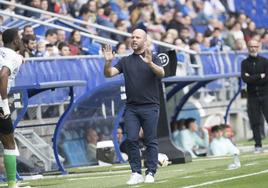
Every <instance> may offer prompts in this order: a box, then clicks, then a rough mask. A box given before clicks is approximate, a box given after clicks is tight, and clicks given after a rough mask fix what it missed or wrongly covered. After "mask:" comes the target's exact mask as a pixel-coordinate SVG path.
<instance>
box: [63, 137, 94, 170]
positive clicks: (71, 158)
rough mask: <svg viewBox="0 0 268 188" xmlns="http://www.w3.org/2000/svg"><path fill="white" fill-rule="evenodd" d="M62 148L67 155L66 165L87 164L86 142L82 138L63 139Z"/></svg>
mask: <svg viewBox="0 0 268 188" xmlns="http://www.w3.org/2000/svg"><path fill="white" fill-rule="evenodd" d="M63 150H64V153H65V156H66V157H67V161H68V165H67V166H72V167H74V166H83V165H88V164H89V161H88V159H87V153H86V151H87V150H86V144H85V140H84V139H76V140H65V141H64V143H63Z"/></svg>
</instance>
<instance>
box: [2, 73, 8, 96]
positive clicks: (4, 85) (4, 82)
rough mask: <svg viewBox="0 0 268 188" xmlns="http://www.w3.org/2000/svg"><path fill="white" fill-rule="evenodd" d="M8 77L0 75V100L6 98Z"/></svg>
mask: <svg viewBox="0 0 268 188" xmlns="http://www.w3.org/2000/svg"><path fill="white" fill-rule="evenodd" d="M7 82H8V77H0V95H1V98H2V100H4V99H7Z"/></svg>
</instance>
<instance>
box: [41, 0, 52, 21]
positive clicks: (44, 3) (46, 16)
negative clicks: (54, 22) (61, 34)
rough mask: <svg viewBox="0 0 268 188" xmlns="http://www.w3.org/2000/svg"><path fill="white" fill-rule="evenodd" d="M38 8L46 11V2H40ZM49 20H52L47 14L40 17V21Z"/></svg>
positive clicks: (46, 0)
mask: <svg viewBox="0 0 268 188" xmlns="http://www.w3.org/2000/svg"><path fill="white" fill-rule="evenodd" d="M40 8H41V10H44V11H48V0H41V3H40ZM49 18H52V17H51V16H49V15H47V14H41V15H40V19H49Z"/></svg>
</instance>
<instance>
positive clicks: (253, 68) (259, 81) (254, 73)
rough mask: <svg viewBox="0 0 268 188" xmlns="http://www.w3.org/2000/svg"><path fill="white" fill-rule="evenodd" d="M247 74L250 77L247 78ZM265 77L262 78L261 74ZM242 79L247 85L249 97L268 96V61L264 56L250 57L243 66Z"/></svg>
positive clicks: (244, 61) (243, 62)
mask: <svg viewBox="0 0 268 188" xmlns="http://www.w3.org/2000/svg"><path fill="white" fill-rule="evenodd" d="M246 73H247V74H249V76H246ZM262 73H265V77H264V78H261V74H262ZM241 78H242V80H243V81H244V82H245V83H247V93H248V97H256V96H263V95H267V94H268V59H266V58H264V57H262V56H259V55H258V56H257V57H253V56H248V57H247V58H246V59H245V60H243V61H242V64H241Z"/></svg>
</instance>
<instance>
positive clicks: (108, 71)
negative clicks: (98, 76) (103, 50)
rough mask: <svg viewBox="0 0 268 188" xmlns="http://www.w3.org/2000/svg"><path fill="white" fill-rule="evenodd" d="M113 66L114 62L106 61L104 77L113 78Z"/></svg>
mask: <svg viewBox="0 0 268 188" xmlns="http://www.w3.org/2000/svg"><path fill="white" fill-rule="evenodd" d="M111 66H112V61H105V65H104V75H105V76H106V77H110V76H111Z"/></svg>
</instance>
